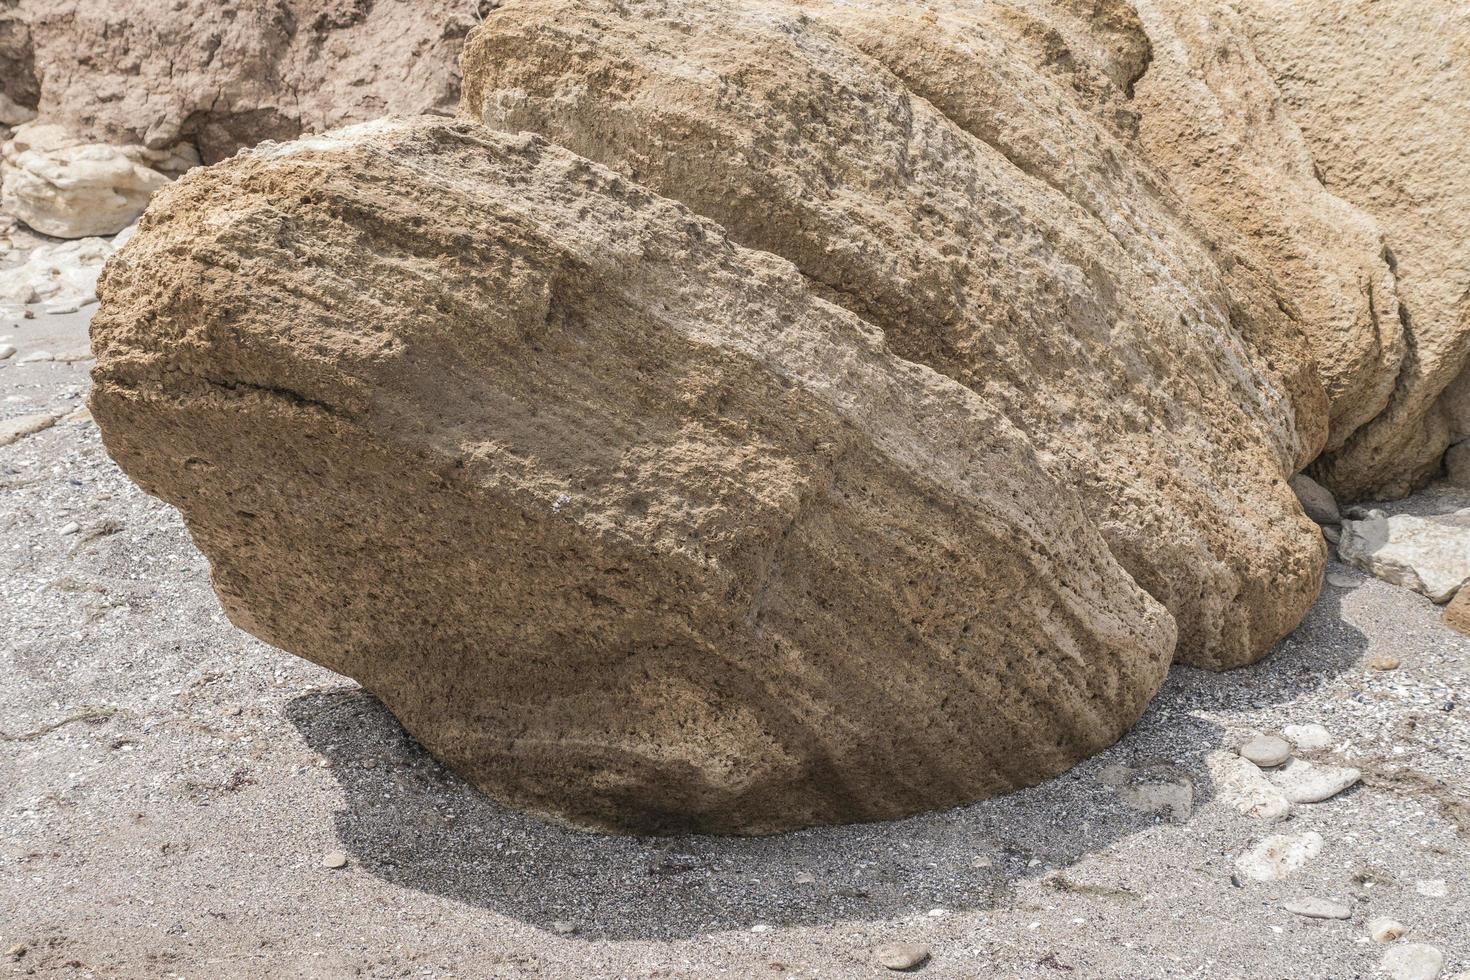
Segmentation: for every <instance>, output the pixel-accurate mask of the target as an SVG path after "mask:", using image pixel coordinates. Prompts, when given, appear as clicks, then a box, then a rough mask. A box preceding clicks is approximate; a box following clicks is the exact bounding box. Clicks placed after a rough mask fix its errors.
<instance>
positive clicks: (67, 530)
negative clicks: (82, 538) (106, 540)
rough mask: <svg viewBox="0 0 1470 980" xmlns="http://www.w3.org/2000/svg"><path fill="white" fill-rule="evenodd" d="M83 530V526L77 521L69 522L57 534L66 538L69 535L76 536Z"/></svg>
mask: <svg viewBox="0 0 1470 980" xmlns="http://www.w3.org/2000/svg"><path fill="white" fill-rule="evenodd" d="M81 529H82V526H81V525H80V524H78V523H77V522H76V521H67V522H66V523H65V524H63V525H61V529H60V530H59V531H58V532H57V533H58V534H60V535H62V536H63V537H65V536H66V535H68V534H76V533H77V532H78V531H80V530H81Z"/></svg>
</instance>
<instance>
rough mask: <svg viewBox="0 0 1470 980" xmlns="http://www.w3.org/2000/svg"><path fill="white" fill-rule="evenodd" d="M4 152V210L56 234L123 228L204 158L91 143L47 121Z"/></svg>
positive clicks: (0, 199) (20, 133) (25, 130)
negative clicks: (167, 187)
mask: <svg viewBox="0 0 1470 980" xmlns="http://www.w3.org/2000/svg"><path fill="white" fill-rule="evenodd" d="M0 155H3V165H0V174H3V176H0V207H3V208H4V209H5V210H6V211H8V212H9V213H11V214H13V215H15V216H16V217H17V218H19V219H20V220H21V221H24V222H25V223H26V224H28V225H30V226H31V227H32V228H34V229H35V230H36V231H39V232H41V233H43V234H46V235H54V236H55V237H57V238H87V237H91V236H96V235H113V234H116V233H117V232H120V231H122V230H123V229H124V228H126V227H127V226H128V225H130V224H132V223H133V222H134V221H136V220H137V219H138V215H140V214H142V213H143V209H144V208H146V207H147V206H148V199H149V198H150V197H152V196H153V194H154V192H155V191H157V190H158V189H159V188H161V187H163V186H164V185H165V184H167V183H168V182H169V180H170V178H171V177H173V176H176V175H177V174H179V173H181V172H182V171H184V170H187V169H188V168H189V167H190V166H193V165H195V164H197V163H198V162H199V158H198V156H197V155H196V154H194V152H193V150H192V148H189V147H184V148H182V149H179V150H177V151H171V152H164V151H154V150H149V149H148V148H146V147H143V146H108V145H105V144H101V143H88V142H85V141H83V140H81V139H79V138H78V137H76V136H74V135H73V134H71V133H69V132H67V131H66V130H65V129H64V128H62V127H60V126H57V125H54V124H51V123H41V122H33V123H27V124H26V125H24V126H21V127H20V128H19V129H17V130H16V131H15V134H14V136H12V137H11V139H10V140H9V141H8V142H6V144H5V146H4V147H3V150H0Z"/></svg>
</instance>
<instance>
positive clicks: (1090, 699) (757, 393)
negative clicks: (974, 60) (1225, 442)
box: [91, 120, 1284, 833]
mask: <svg viewBox="0 0 1470 980" xmlns="http://www.w3.org/2000/svg"><path fill="white" fill-rule="evenodd" d="M99 290H100V294H101V296H102V307H101V308H100V310H99V312H98V313H97V315H96V317H95V318H94V320H93V322H92V336H93V343H94V347H95V350H96V352H97V365H96V368H95V370H94V388H93V391H92V395H91V408H92V412H93V414H94V415H95V417H96V420H97V423H98V425H99V426H100V427H101V429H102V433H103V437H104V439H105V441H106V444H107V447H108V449H109V451H110V452H111V453H112V454H113V455H114V457H115V458H116V459H117V460H118V461H119V462H120V463H121V464H122V466H123V467H124V468H125V470H126V471H127V472H128V473H129V474H130V475H131V476H132V477H133V478H134V479H136V480H137V481H138V482H139V483H140V484H142V485H143V487H144V488H145V489H147V490H149V491H150V492H153V493H155V494H157V495H159V496H161V497H163V498H164V499H165V500H167V501H169V502H170V503H173V504H174V505H176V506H178V507H179V508H180V509H181V510H182V512H183V514H184V517H185V520H186V521H187V523H188V525H189V528H190V531H191V534H192V535H193V538H194V541H195V542H196V543H197V544H198V546H199V547H200V548H201V550H203V551H204V552H205V553H206V554H207V555H208V556H209V558H210V560H211V562H212V565H213V581H214V584H215V587H216V589H217V591H218V592H219V594H220V598H221V600H222V602H223V603H224V606H225V608H226V610H227V611H228V613H229V615H230V617H231V618H232V620H233V621H234V622H235V623H237V624H238V625H240V626H241V627H243V628H245V629H247V630H249V631H251V632H253V633H255V634H256V635H257V636H260V637H262V638H264V639H266V640H267V641H268V642H270V643H272V644H275V645H276V646H279V647H282V648H284V649H286V650H290V651H292V652H294V653H297V654H299V655H302V656H305V657H308V658H310V659H312V660H315V661H317V662H318V663H321V664H324V665H326V666H328V667H330V668H331V669H333V670H336V671H339V672H341V673H344V674H347V675H349V676H352V677H354V678H357V679H358V680H359V681H361V682H362V684H363V685H364V686H365V687H366V688H367V689H368V690H370V691H372V692H373V693H374V694H376V695H377V696H378V697H379V698H381V699H382V700H383V701H384V703H385V704H386V705H387V706H388V707H389V708H390V709H391V710H392V711H393V712H394V714H395V715H397V717H398V718H399V719H400V720H401V721H402V722H403V724H404V726H405V728H407V730H408V731H409V732H411V733H412V734H413V735H414V736H416V737H417V738H418V739H419V740H420V741H421V742H422V743H423V744H424V745H426V746H427V747H428V748H429V749H430V750H431V751H432V752H434V753H435V754H437V755H438V756H440V757H441V758H442V759H444V760H445V761H446V762H447V763H448V764H449V765H450V766H451V767H453V768H454V769H455V770H456V771H457V772H459V773H461V774H462V775H464V776H465V777H466V778H467V779H469V780H470V781H472V782H473V783H475V784H476V785H478V786H480V787H482V788H483V789H485V790H487V791H488V792H490V793H492V794H494V795H496V796H498V797H500V798H501V799H504V800H508V801H510V802H512V803H515V804H517V805H520V806H525V807H528V808H532V809H535V810H538V811H543V812H549V813H553V814H556V815H559V816H561V817H563V818H565V819H568V820H571V821H574V822H576V823H579V824H583V825H591V826H597V827H609V828H620V829H639V830H676V829H690V828H693V829H699V830H706V831H716V832H742V833H752V832H765V831H775V830H780V829H784V828H790V827H796V826H801V825H805V824H813V823H822V822H830V821H847V820H868V819H880V818H890V817H897V816H900V815H903V814H906V813H912V812H915V811H918V810H922V809H926V808H931V807H936V806H943V805H947V804H952V803H957V802H960V801H963V800H970V799H976V798H979V797H983V796H987V795H991V794H994V793H999V792H1003V791H1006V790H1009V789H1012V788H1015V787H1018V786H1022V785H1025V784H1028V783H1032V782H1035V781H1037V780H1039V779H1042V778H1044V777H1046V776H1048V775H1050V774H1053V773H1056V772H1058V771H1060V770H1062V769H1064V768H1066V767H1067V766H1069V765H1071V764H1073V763H1074V762H1076V761H1077V760H1078V759H1080V758H1082V757H1084V756H1085V755H1087V754H1089V753H1091V752H1094V751H1096V750H1098V749H1100V748H1101V747H1103V746H1105V745H1107V744H1109V743H1110V742H1112V741H1113V740H1114V739H1116V738H1117V737H1118V735H1119V734H1121V733H1122V732H1123V731H1124V730H1125V729H1126V728H1127V727H1128V726H1129V725H1130V724H1131V723H1132V722H1133V721H1134V720H1135V719H1136V718H1137V716H1138V714H1139V713H1140V712H1141V710H1142V708H1143V706H1144V705H1145V703H1146V702H1147V701H1148V699H1149V698H1150V697H1151V695H1152V694H1153V692H1154V691H1155V690H1156V689H1157V686H1158V685H1159V683H1160V682H1161V680H1162V677H1163V675H1164V672H1165V670H1166V669H1167V663H1168V660H1169V653H1170V650H1171V649H1172V647H1173V643H1174V635H1173V627H1172V623H1171V621H1170V618H1169V616H1168V614H1167V613H1166V612H1165V611H1164V610H1163V609H1162V608H1161V607H1160V606H1159V605H1158V604H1157V603H1155V602H1154V601H1153V600H1152V599H1150V598H1149V597H1148V596H1147V594H1146V593H1144V592H1143V591H1142V590H1141V589H1139V588H1138V587H1137V586H1136V585H1135V584H1134V583H1133V581H1132V580H1131V578H1130V577H1129V576H1128V574H1127V573H1126V572H1125V571H1124V570H1123V569H1122V568H1121V567H1120V566H1119V565H1118V564H1117V562H1116V561H1114V559H1113V558H1112V557H1111V554H1110V553H1109V549H1108V547H1107V545H1106V543H1105V542H1104V540H1103V538H1102V537H1101V536H1100V535H1099V534H1098V532H1097V531H1096V530H1095V528H1094V527H1093V525H1092V524H1091V523H1090V522H1089V520H1088V519H1087V517H1086V515H1085V513H1084V512H1083V510H1082V508H1081V507H1080V505H1079V503H1078V501H1077V498H1076V497H1075V495H1074V494H1073V493H1072V491H1071V490H1070V489H1069V488H1068V487H1066V486H1064V485H1060V484H1058V483H1057V482H1056V481H1055V480H1054V479H1053V478H1052V477H1051V476H1050V475H1049V474H1048V473H1047V471H1046V470H1045V469H1044V468H1043V467H1042V465H1041V462H1040V459H1039V456H1040V454H1039V452H1038V451H1037V450H1036V449H1035V447H1034V446H1033V445H1032V443H1031V442H1029V441H1028V440H1027V439H1026V437H1025V436H1024V435H1023V434H1022V433H1021V432H1019V431H1018V430H1017V428H1016V427H1015V426H1013V425H1011V424H1010V423H1009V422H1008V421H1007V420H1006V418H1005V417H1004V416H1003V415H1002V414H1001V413H999V412H998V411H997V410H996V409H995V408H993V407H992V406H991V405H990V404H989V403H988V402H987V401H986V400H984V399H983V398H981V397H980V396H978V395H976V394H975V393H974V392H972V391H971V390H969V389H968V388H966V387H964V386H962V385H959V384H957V383H955V382H953V381H951V380H950V379H947V378H945V377H943V376H942V375H939V374H936V373H934V372H933V371H931V370H929V369H927V368H925V367H922V366H919V365H916V364H913V363H911V362H908V361H906V360H903V359H901V358H900V357H898V356H897V355H896V354H895V353H894V352H893V351H891V350H890V349H889V348H888V346H887V345H886V344H885V342H884V340H883V337H882V334H881V332H880V331H878V330H877V329H876V328H874V327H872V326H871V325H869V324H868V323H866V322H864V321H863V320H862V319H860V318H859V317H857V316H856V315H854V314H852V313H850V312H848V311H846V310H844V309H842V308H841V307H838V306H835V305H833V304H831V303H829V302H827V301H825V300H823V299H821V298H819V297H817V296H815V295H813V292H812V290H811V288H810V285H809V283H808V282H807V280H806V279H805V278H804V277H803V276H802V275H801V274H800V272H799V271H798V270H796V269H795V268H794V267H792V266H791V265H790V264H788V263H786V262H785V261H783V260H781V259H778V258H776V257H773V256H770V255H768V254H764V253H760V252H755V251H749V250H746V249H744V248H742V247H740V246H738V245H736V244H735V243H734V242H732V241H731V240H730V239H729V237H727V235H726V233H725V232H724V231H723V230H722V229H721V228H720V227H719V226H717V225H716V224H714V223H713V222H710V221H708V220H705V219H702V218H700V217H699V216H697V215H695V214H693V213H692V212H690V211H689V210H687V209H686V208H684V207H682V206H680V205H678V204H676V203H673V202H670V201H667V200H664V199H662V198H660V197H658V196H656V195H655V194H653V193H651V192H649V191H648V190H646V189H644V188H643V187H641V186H639V185H638V184H635V183H633V182H632V181H630V180H628V179H626V178H623V177H621V176H618V175H616V174H614V173H612V172H610V171H607V170H605V169H603V168H601V167H599V166H597V165H595V164H593V163H591V162H589V161H587V160H584V159H582V158H579V157H577V156H575V155H574V154H572V153H570V152H567V151H565V150H562V149H560V148H557V147H553V146H551V145H549V144H547V143H546V142H545V141H543V140H541V139H539V138H535V137H531V136H529V135H521V136H510V135H505V134H500V133H492V132H490V131H486V130H483V129H480V128H479V127H476V126H473V125H470V124H467V123H456V124H452V125H447V124H443V123H439V122H434V121H431V120H419V121H410V122H384V123H377V124H365V125H362V126H359V127H355V128H353V129H349V130H344V131H341V132H339V133H335V134H331V135H328V136H324V137H317V138H312V139H308V140H302V141H300V142H298V143H295V144H291V145H288V146H273V147H264V148H261V149H259V150H256V151H253V152H247V153H243V154H241V155H239V156H237V157H235V158H233V159H232V160H229V161H226V162H225V163H222V164H219V165H217V166H215V167H212V168H210V169H208V170H207V171H206V170H199V171H195V172H193V173H192V174H188V175H185V176H184V177H183V178H182V179H181V180H180V181H179V182H177V183H175V184H173V185H170V186H169V187H168V188H166V189H165V190H164V191H162V192H161V193H160V194H159V196H158V197H157V198H156V199H155V201H154V204H153V206H152V207H151V208H150V210H149V212H148V214H147V215H146V216H145V217H144V219H143V222H142V224H141V226H140V229H139V231H138V233H137V235H136V236H135V237H134V238H133V240H132V241H130V242H129V243H128V244H127V246H126V247H125V248H123V249H122V250H120V251H119V252H118V253H117V255H116V256H114V258H113V260H112V261H111V262H110V263H109V264H108V266H107V268H106V269H105V270H104V273H103V277H102V280H101V283H100V287H99ZM1283 490H1284V484H1283Z"/></svg>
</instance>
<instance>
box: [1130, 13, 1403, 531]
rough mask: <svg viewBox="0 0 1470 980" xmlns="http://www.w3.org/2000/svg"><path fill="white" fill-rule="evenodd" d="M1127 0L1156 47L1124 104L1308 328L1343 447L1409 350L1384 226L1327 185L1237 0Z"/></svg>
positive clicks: (1193, 198) (1216, 224) (1169, 170)
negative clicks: (1386, 255) (1254, 44)
mask: <svg viewBox="0 0 1470 980" xmlns="http://www.w3.org/2000/svg"><path fill="white" fill-rule="evenodd" d="M1133 6H1134V8H1135V9H1136V10H1137V11H1138V15H1139V18H1140V20H1141V24H1142V28H1143V30H1144V31H1146V32H1147V35H1148V38H1149V41H1150V42H1151V47H1150V51H1151V54H1152V57H1151V59H1150V60H1149V62H1148V70H1147V71H1146V72H1144V73H1143V74H1142V76H1141V77H1140V78H1139V80H1138V82H1137V84H1136V86H1135V87H1134V98H1133V99H1132V100H1131V102H1130V103H1129V105H1128V107H1129V108H1130V109H1131V110H1132V111H1134V112H1136V113H1137V114H1138V117H1139V120H1140V122H1139V140H1140V142H1141V144H1142V146H1143V149H1144V151H1145V153H1146V154H1147V156H1148V158H1149V160H1150V161H1151V162H1153V163H1154V164H1155V165H1156V166H1158V167H1159V168H1160V169H1161V170H1163V171H1164V173H1165V174H1166V175H1167V176H1168V178H1169V182H1170V185H1171V186H1172V187H1173V188H1174V189H1175V190H1177V191H1178V192H1179V193H1180V194H1181V195H1182V196H1183V198H1184V200H1185V202H1186V203H1187V205H1188V206H1189V209H1190V211H1191V214H1192V216H1193V217H1194V219H1195V220H1196V221H1197V222H1202V223H1205V224H1207V225H1208V226H1209V227H1211V228H1212V230H1213V231H1214V232H1215V233H1216V234H1217V235H1218V236H1220V237H1221V238H1222V239H1223V240H1226V241H1229V242H1230V243H1231V245H1232V247H1233V248H1234V249H1236V250H1238V251H1240V252H1241V254H1242V255H1243V256H1244V261H1245V264H1246V265H1248V266H1249V267H1251V268H1252V269H1255V270H1261V271H1262V272H1264V273H1265V274H1269V276H1270V277H1271V281H1272V284H1273V285H1274V286H1275V287H1276V289H1277V290H1278V291H1279V293H1280V295H1281V296H1282V301H1283V303H1284V305H1285V306H1286V309H1287V311H1288V312H1289V316H1290V318H1291V319H1292V320H1293V321H1295V322H1296V323H1298V324H1299V325H1300V327H1301V329H1302V330H1303V332H1304V333H1305V334H1306V336H1307V338H1308V340H1309V341H1310V344H1311V347H1312V350H1313V353H1314V354H1315V358H1316V368H1317V373H1318V376H1319V377H1320V378H1321V382H1322V385H1323V387H1324V389H1325V391H1326V393H1327V398H1328V402H1329V405H1330V413H1331V422H1332V428H1331V432H1330V433H1329V435H1328V439H1327V444H1326V447H1325V448H1326V449H1328V450H1338V449H1340V448H1341V447H1342V446H1343V445H1344V444H1345V443H1346V442H1347V440H1348V438H1349V437H1350V436H1351V435H1352V434H1353V432H1354V431H1355V430H1357V429H1358V428H1359V427H1360V426H1362V425H1364V424H1365V423H1367V422H1368V421H1370V420H1371V419H1373V418H1374V417H1375V416H1376V415H1378V414H1379V413H1380V412H1382V411H1383V410H1384V408H1385V407H1387V405H1388V402H1389V398H1390V396H1391V395H1392V394H1393V392H1394V385H1395V381H1396V380H1397V378H1398V376H1399V372H1400V369H1401V365H1402V363H1403V360H1404V357H1405V354H1406V344H1405V338H1404V328H1403V326H1402V324H1400V322H1399V311H1398V298H1397V291H1396V287H1395V281H1394V274H1393V271H1392V269H1391V268H1390V266H1389V263H1388V262H1387V261H1386V260H1385V258H1384V242H1383V235H1382V232H1381V231H1380V229H1379V227H1378V224H1377V222H1375V221H1374V220H1373V218H1371V217H1370V216H1369V215H1368V214H1366V213H1364V211H1362V210H1360V209H1359V207H1356V206H1354V205H1353V204H1350V203H1348V202H1347V201H1345V200H1343V199H1342V198H1341V197H1339V196H1337V195H1336V194H1334V193H1333V192H1332V191H1331V190H1329V189H1328V188H1327V187H1324V186H1323V184H1322V181H1321V180H1320V179H1319V178H1318V175H1317V173H1316V168H1315V166H1314V163H1313V160H1312V155H1311V151H1310V149H1309V147H1308V146H1307V144H1306V142H1305V141H1304V140H1303V138H1302V135H1301V132H1300V131H1299V130H1298V129H1297V127H1296V125H1295V123H1294V122H1293V120H1292V118H1291V115H1290V113H1289V112H1288V111H1287V108H1286V106H1285V105H1284V104H1283V102H1282V98H1281V94H1280V91H1279V90H1278V89H1277V86H1276V84H1275V81H1274V80H1273V79H1272V77H1271V74H1270V72H1269V71H1268V70H1267V69H1266V68H1265V67H1264V66H1263V65H1261V63H1260V62H1259V61H1258V60H1257V58H1256V54H1255V52H1254V50H1253V49H1252V46H1251V43H1250V40H1249V38H1248V37H1246V33H1247V32H1246V29H1245V27H1244V25H1243V24H1242V22H1241V19H1240V16H1239V14H1238V13H1237V12H1236V11H1235V10H1234V9H1233V8H1232V6H1231V5H1230V4H1228V3H1224V2H1217V0H1133ZM1298 496H1302V494H1301V491H1300V489H1298ZM1329 500H1330V498H1329ZM1303 504H1304V505H1307V513H1308V514H1309V515H1310V516H1311V517H1312V519H1313V520H1316V521H1317V522H1318V523H1319V524H1324V523H1325V524H1330V523H1335V519H1334V520H1324V519H1323V516H1325V515H1319V514H1317V513H1314V512H1313V509H1312V506H1311V505H1310V504H1308V501H1307V499H1306V498H1305V497H1304V498H1303ZM1331 506H1332V510H1334V511H1335V509H1336V505H1335V504H1333V505H1331Z"/></svg>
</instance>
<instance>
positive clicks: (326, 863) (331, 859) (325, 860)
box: [322, 851, 347, 868]
mask: <svg viewBox="0 0 1470 980" xmlns="http://www.w3.org/2000/svg"><path fill="white" fill-rule="evenodd" d="M322 867H324V868H345V867H347V855H346V854H343V853H342V852H341V851H328V852H327V853H326V854H325V855H323V856H322Z"/></svg>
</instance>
